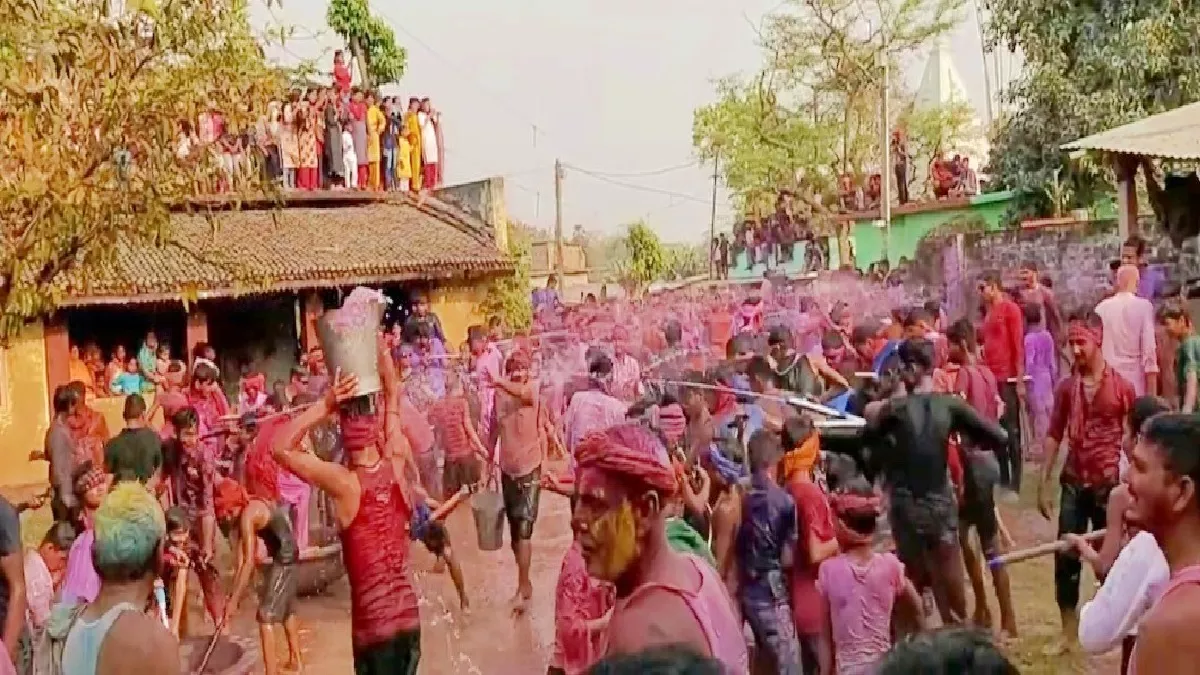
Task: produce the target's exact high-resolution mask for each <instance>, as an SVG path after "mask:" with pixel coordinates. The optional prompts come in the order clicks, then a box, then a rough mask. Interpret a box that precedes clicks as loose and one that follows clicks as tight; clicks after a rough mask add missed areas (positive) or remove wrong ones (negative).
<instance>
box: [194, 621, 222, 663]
mask: <svg viewBox="0 0 1200 675" xmlns="http://www.w3.org/2000/svg"><path fill="white" fill-rule="evenodd" d="M224 630H225V617H224V616H222V617H221V620H220V621H218V622H217V630H216V631H214V632H213V636H212V639H210V640H209V641H208V647H207V648H205V650H204V658H202V659H200V667H199V668H196V669H195V671H194V672H195V673H196V674H197V675H204V669H205V668H207V667H208V660H209V659H211V658H212V655H213V650H215V649H216V648H217V640H219V639H221V632H222V631H224Z"/></svg>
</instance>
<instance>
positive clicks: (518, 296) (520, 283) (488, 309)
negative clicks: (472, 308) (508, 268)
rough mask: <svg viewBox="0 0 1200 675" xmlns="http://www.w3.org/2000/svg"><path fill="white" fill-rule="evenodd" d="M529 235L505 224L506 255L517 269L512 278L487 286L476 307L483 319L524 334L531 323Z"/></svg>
mask: <svg viewBox="0 0 1200 675" xmlns="http://www.w3.org/2000/svg"><path fill="white" fill-rule="evenodd" d="M532 241H533V237H532V236H531V232H530V230H529V229H528V228H526V227H525V226H524V225H522V224H521V223H519V222H517V221H515V220H510V221H509V223H508V254H509V255H510V256H512V258H513V260H515V261H516V264H517V267H516V270H515V271H514V272H513V274H512V275H511V276H502V277H498V278H496V279H495V280H493V281H492V283H491V284H490V285H489V286H488V290H487V295H486V296H485V297H484V299H483V302H481V303H480V305H479V311H480V312H482V313H483V314H484V315H485V316H488V317H492V316H498V317H500V318H502V319H503V320H504V323H505V324H507V325H508V327H509V328H512V329H515V330H524V329H526V328H528V327H529V325H530V324H531V323H532V322H533V299H532V297H531V293H532V291H531V289H530V287H529V266H530V257H529V249H530V244H531V243H532Z"/></svg>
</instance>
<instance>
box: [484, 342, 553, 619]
mask: <svg viewBox="0 0 1200 675" xmlns="http://www.w3.org/2000/svg"><path fill="white" fill-rule="evenodd" d="M529 367H530V360H529V355H528V354H527V353H526V352H524V351H523V350H518V351H515V352H513V353H512V354H511V355H510V356H509V357H508V361H507V362H505V364H504V370H505V373H506V374H507V376H508V379H499V380H496V381H495V382H493V383H492V384H494V385H495V386H496V389H497V396H496V419H497V422H498V428H499V437H500V458H499V459H500V462H499V463H500V472H501V475H500V491H501V493H502V494H503V497H504V514H505V516H506V517H507V518H508V527H509V534H510V535H511V545H512V549H513V556H514V557H516V559H517V591H516V593H515V594H514V595H513V599H512V611H513V614H516V615H520V614H524V613H525V610H526V609H527V608H528V606H529V600H530V598H531V597H532V596H533V582H531V581H530V579H529V567H530V564H531V562H532V558H533V544H532V543H531V541H530V540H531V539H532V538H533V524H534V523H535V522H536V521H537V516H538V500H539V497H540V494H539V487H540V482H541V474H542V464H543V462H544V460H545V458H544V457H543V456H542V454H543V446H542V444H541V442H540V440H541V439H540V437H539V436H538V405H537V392H538V387H537V383H536V382H532V381H531V380H530V378H529Z"/></svg>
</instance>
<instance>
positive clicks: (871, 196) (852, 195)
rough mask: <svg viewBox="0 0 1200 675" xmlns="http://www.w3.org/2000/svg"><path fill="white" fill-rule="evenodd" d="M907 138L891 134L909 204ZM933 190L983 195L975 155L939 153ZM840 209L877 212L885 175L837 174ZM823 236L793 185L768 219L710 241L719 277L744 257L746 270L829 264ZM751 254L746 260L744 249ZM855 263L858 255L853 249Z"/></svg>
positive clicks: (943, 194)
mask: <svg viewBox="0 0 1200 675" xmlns="http://www.w3.org/2000/svg"><path fill="white" fill-rule="evenodd" d="M907 152H908V150H907V143H906V141H905V140H904V135H903V132H902V131H901V130H897V131H896V132H895V133H894V134H893V136H892V153H893V154H892V156H893V163H894V168H895V174H896V182H895V183H894V184H893V185H892V189H893V190H895V194H896V197H897V200H898V203H899V204H901V205H904V204H908V203H909V185H908V177H909V165H910V164H911V158H910V157H908V155H907ZM928 180H929V194H930V195H932V196H933V198H934V199H935V200H942V199H949V198H957V197H972V196H975V195H977V194H979V178H978V176H977V174H976V173H975V170H974V169H973V168H971V160H970V158H969V157H965V156H963V155H961V154H955V155H954V156H953V157H952V158H950V159H946V158H945V156H944V155H943V154H942V153H941V152H938V153H937V154H936V156H935V157H934V158H933V160H932V161H931V162H930V164H929V175H928ZM837 188H838V192H837V210H838V211H840V212H841V213H858V212H862V211H873V210H876V209H878V208H879V207H880V203H881V201H882V199H883V179H882V176H881V174H878V173H872V174H870V175H869V176H867V177H866V182H865V184H863V183H862V182H860V181H858V180H857V179H856V178H855V176H854V175H853V174H849V173H843V174H841V175H840V176H839V177H838V186H837ZM827 246H828V245H827V243H826V242H825V241H824V238H823V237H817V236H815V235H814V231H813V226H812V222H811V218H810V216H809V214H808V213H807V209H806V207H804V206H803V205H801V204H800V203H799V201H798V199H797V197H796V194H795V193H794V192H792V191H791V190H781V191H780V192H779V194H778V196H777V197H776V200H775V212H774V213H772V214H771V215H770V216H767V217H766V218H746V219H744V220H742V221H741V222H739V223H735V224H734V227H733V233H732V236H730V235H727V234H725V233H721V234H720V235H718V236H717V237H714V238H713V240H712V241H711V243H710V252H709V256H710V260H711V262H712V264H713V266H714V270H715V272H716V276H717V278H719V279H728V278H729V270H730V268H731V267H736V266H737V265H739V264H742V262H744V264H745V267H746V269H753V268H754V266H755V265H758V264H762V265H766V266H767V267H768V268H770V267H771V266H772V265H774V266H777V267H783V266H785V265H788V264H789V263H792V262H793V261H794V260H795V259H796V251H797V250H799V252H800V253H801V255H802V256H803V258H802V262H803V266H802V267H801V268H800V271H802V272H810V271H816V270H822V269H826V267H827V265H828V261H829V251H828V248H827ZM743 253H744V254H745V255H746V258H745V260H744V261H742V259H741V256H742V254H743ZM850 257H851V260H850V261H849V262H850V263H851V266H853V264H854V262H855V261H854V260H853V258H854V255H853V252H851V256H850Z"/></svg>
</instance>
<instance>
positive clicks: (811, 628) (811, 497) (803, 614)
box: [779, 417, 838, 673]
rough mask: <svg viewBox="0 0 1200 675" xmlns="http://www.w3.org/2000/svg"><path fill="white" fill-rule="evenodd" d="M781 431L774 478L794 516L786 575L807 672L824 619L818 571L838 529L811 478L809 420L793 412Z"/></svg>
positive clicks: (834, 546) (813, 437)
mask: <svg viewBox="0 0 1200 675" xmlns="http://www.w3.org/2000/svg"><path fill="white" fill-rule="evenodd" d="M782 436H783V442H784V447H785V448H786V449H787V454H785V455H784V457H783V460H782V461H780V463H779V464H780V476H779V478H780V480H781V482H782V483H783V485H784V488H785V489H787V491H788V494H789V495H791V497H792V500H793V501H795V502H796V513H797V515H798V516H799V519H798V520H799V523H798V524H799V539H798V541H797V544H796V556H795V558H794V559H793V563H792V568H791V578H790V580H789V585H790V591H791V607H792V618H793V620H794V621H795V622H796V637H797V638H798V639H799V642H800V654H801V661H802V662H803V664H804V672H805V673H812V672H816V669H815V666H816V665H817V663H818V655H819V654H820V639H821V630H822V628H823V622H824V621H825V617H824V616H822V613H821V594H820V592H819V591H818V590H817V570H818V568H820V566H821V563H822V562H824V561H825V560H827V559H828V558H830V557H832V556H834V555H837V552H838V543H837V536H836V534H837V533H836V530H835V529H834V524H833V511H831V510H830V508H829V499H828V498H827V497H826V495H825V492H824V491H823V490H822V489H821V487H820V486H819V485H818V484H817V483H816V482H815V481H814V480H813V467H814V466H815V465H816V463H817V461H818V459H819V455H820V445H821V443H820V440H819V438H818V436H817V432H816V430H815V429H813V427H812V422H810V421H809V420H808V419H807V418H799V417H793V418H791V419H789V420H788V421H787V423H786V424H785V425H784V427H783V433H782Z"/></svg>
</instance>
